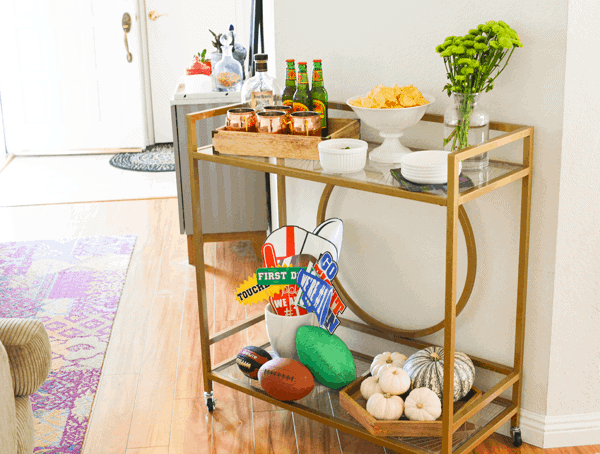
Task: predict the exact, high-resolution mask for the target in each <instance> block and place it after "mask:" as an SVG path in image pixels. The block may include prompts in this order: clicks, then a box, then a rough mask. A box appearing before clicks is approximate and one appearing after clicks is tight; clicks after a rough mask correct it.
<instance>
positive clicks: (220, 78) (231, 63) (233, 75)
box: [213, 33, 243, 91]
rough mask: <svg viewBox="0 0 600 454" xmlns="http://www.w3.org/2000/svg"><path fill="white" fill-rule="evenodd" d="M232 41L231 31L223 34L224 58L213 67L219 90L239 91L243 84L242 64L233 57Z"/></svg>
mask: <svg viewBox="0 0 600 454" xmlns="http://www.w3.org/2000/svg"><path fill="white" fill-rule="evenodd" d="M232 42H233V36H232V35H231V33H225V34H223V35H222V36H221V44H222V45H223V58H222V59H221V60H220V61H219V62H218V63H217V65H216V66H215V68H214V69H213V75H214V77H215V78H216V81H217V91H239V90H240V88H241V86H242V77H243V71H242V65H240V63H239V62H238V61H237V60H235V59H234V58H233V53H232V45H231V43H232Z"/></svg>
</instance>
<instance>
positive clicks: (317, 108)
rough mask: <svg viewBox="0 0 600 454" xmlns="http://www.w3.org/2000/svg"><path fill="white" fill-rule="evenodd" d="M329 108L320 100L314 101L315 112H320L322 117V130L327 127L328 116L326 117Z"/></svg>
mask: <svg viewBox="0 0 600 454" xmlns="http://www.w3.org/2000/svg"><path fill="white" fill-rule="evenodd" d="M326 110H327V108H326V107H325V103H323V101H320V100H318V99H313V111H315V112H319V115H320V116H321V128H326V127H327V116H326V115H325V112H326Z"/></svg>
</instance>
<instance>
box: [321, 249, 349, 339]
mask: <svg viewBox="0 0 600 454" xmlns="http://www.w3.org/2000/svg"><path fill="white" fill-rule="evenodd" d="M315 271H316V273H317V276H319V277H320V278H321V279H322V280H324V281H325V282H327V283H328V284H329V285H331V286H332V288H333V285H332V283H331V281H333V279H334V278H335V276H337V273H338V266H337V263H335V262H334V261H333V257H331V254H329V253H328V252H326V253H325V254H323V255H322V256H321V258H320V259H319V262H318V263H317V264H316V265H315ZM345 310H346V305H345V304H344V302H343V301H342V299H341V298H340V297H339V295H338V293H337V292H336V290H335V288H333V296H332V298H331V304H330V307H329V313H328V314H327V318H326V319H325V323H324V325H323V326H322V328H325V329H326V330H327V331H329V333H330V334H333V333H334V332H335V329H336V328H337V327H338V326H339V324H340V321H339V319H338V318H337V316H338V314H341V313H343V312H344V311H345Z"/></svg>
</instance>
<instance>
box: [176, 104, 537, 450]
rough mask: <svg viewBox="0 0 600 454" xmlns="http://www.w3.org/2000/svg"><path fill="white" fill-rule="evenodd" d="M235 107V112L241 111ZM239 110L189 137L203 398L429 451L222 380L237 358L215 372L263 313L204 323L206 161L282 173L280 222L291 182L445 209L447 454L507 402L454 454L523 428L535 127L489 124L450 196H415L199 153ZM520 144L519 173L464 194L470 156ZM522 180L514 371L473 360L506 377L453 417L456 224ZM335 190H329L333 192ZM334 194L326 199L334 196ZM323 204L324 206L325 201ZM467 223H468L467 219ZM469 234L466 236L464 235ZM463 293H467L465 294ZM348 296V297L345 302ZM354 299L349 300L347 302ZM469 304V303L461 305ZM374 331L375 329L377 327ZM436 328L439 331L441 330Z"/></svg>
mask: <svg viewBox="0 0 600 454" xmlns="http://www.w3.org/2000/svg"><path fill="white" fill-rule="evenodd" d="M239 106H240V105H236V106H235V107H239ZM232 107H234V106H227V107H222V108H219V109H212V110H205V111H203V112H196V113H191V114H188V115H187V137H188V154H189V159H190V170H191V172H190V178H191V184H190V186H191V188H192V207H193V211H192V213H193V222H194V248H195V257H196V283H197V288H198V308H199V324H200V343H201V353H202V367H203V378H204V380H203V381H204V390H205V392H208V393H210V392H212V389H213V387H212V383H213V381H215V382H218V383H221V384H223V385H225V386H228V387H230V388H233V389H236V390H238V391H241V392H244V393H246V394H249V395H251V396H253V397H256V398H259V399H262V400H264V401H266V402H269V403H271V404H273V405H276V406H279V407H281V408H284V409H287V410H290V411H293V412H295V413H298V414H300V415H302V416H306V417H307V418H310V419H313V420H315V421H319V422H321V423H323V424H327V425H329V426H331V427H334V428H336V429H339V430H342V431H344V432H346V433H349V434H351V435H355V436H358V437H361V438H363V439H366V440H369V441H371V442H373V443H376V444H379V445H381V446H385V447H387V448H390V449H393V450H395V451H398V452H401V453H407V454H408V453H413V454H414V453H417V454H423V453H424V451H422V450H420V449H417V448H411V447H407V445H405V444H400V443H398V442H397V441H395V440H394V439H391V438H387V437H377V436H374V435H371V434H370V433H369V432H367V431H366V430H365V429H362V428H360V427H357V426H355V425H352V424H350V423H348V422H346V421H343V420H341V419H339V418H335V417H333V416H331V415H327V414H324V413H321V412H318V411H315V410H313V409H311V408H309V407H306V406H304V405H302V404H299V403H295V402H281V401H278V400H276V399H273V398H272V397H270V396H268V395H267V394H265V393H264V392H263V391H261V390H259V389H256V388H253V387H251V386H249V385H248V384H246V383H244V382H242V381H239V380H236V379H233V378H231V377H227V376H225V375H224V374H222V373H220V369H221V368H222V367H224V366H226V365H228V364H233V362H234V361H235V358H232V359H230V360H227V361H224V362H223V363H221V364H218V365H216V366H214V367H212V364H211V356H210V345H211V344H213V343H215V342H219V341H221V340H223V339H225V338H227V337H229V336H232V335H233V334H235V333H237V332H239V331H241V330H243V329H246V328H247V327H249V326H252V325H254V324H256V323H259V322H260V321H262V320H264V314H260V315H257V316H255V317H253V318H251V319H249V320H245V321H243V322H240V323H237V324H236V325H234V326H233V327H231V328H230V329H227V330H224V331H221V332H219V333H216V334H215V335H213V336H212V337H211V336H210V334H209V330H208V319H207V300H206V280H205V269H204V248H203V245H204V240H203V236H202V220H201V218H200V213H201V211H200V193H199V178H200V175H199V169H198V162H199V161H201V160H204V161H211V162H216V163H219V164H227V165H232V166H234V167H242V168H246V169H251V170H258V171H262V172H267V173H274V174H277V180H278V183H277V186H278V188H279V189H280V191H279V194H280V197H279V200H278V210H279V215H280V220H281V222H284V223H285V215H286V204H285V199H284V198H283V197H281V194H285V177H286V176H288V177H294V178H300V179H305V180H309V181H317V182H321V183H325V184H328V185H332V186H340V187H347V188H352V189H357V190H361V191H367V192H373V193H378V194H385V195H389V196H393V197H400V198H405V199H411V200H416V201H421V202H425V203H433V204H436V205H440V206H445V207H446V279H445V282H446V283H445V286H446V297H445V299H446V301H445V318H444V321H443V322H442V325H443V328H444V345H443V346H444V351H445V361H444V390H443V394H444V399H443V408H444V413H443V415H442V428H443V437H442V451H441V452H442V454H450V453H451V452H452V435H453V433H454V432H455V431H456V430H457V429H458V428H459V427H460V426H461V425H462V424H463V423H464V422H465V421H467V420H468V419H469V418H471V417H472V416H474V415H475V414H477V413H478V412H479V411H481V410H482V409H483V408H484V407H486V406H487V405H488V404H490V403H491V402H499V403H502V405H504V406H505V407H506V408H505V410H503V411H502V412H501V413H500V414H499V415H498V416H496V417H495V418H494V419H493V420H492V421H491V422H489V423H488V424H487V425H485V426H484V427H483V428H481V429H480V430H479V432H477V433H476V434H475V435H474V436H473V437H471V438H470V439H469V440H468V441H466V442H465V443H464V444H462V445H461V446H460V447H459V448H458V449H456V450H455V451H454V452H455V453H458V454H463V453H468V452H470V451H471V450H472V449H474V448H475V447H476V446H477V445H479V444H480V443H481V442H483V441H484V440H485V439H486V438H487V437H488V436H490V435H491V434H492V433H493V432H494V431H495V430H496V429H498V428H499V427H500V426H501V425H502V424H504V423H505V422H506V421H508V420H509V419H510V420H511V424H512V426H513V427H518V426H519V419H520V407H521V392H522V377H523V350H524V341H525V314H526V298H527V270H528V259H529V227H530V207H531V176H532V163H533V160H532V158H533V134H534V129H533V127H530V126H521V125H514V124H508V123H499V122H491V123H490V128H491V129H494V130H499V131H503V132H504V134H502V135H500V136H498V137H496V138H493V139H490V140H488V141H486V142H484V143H482V144H479V145H477V146H473V147H469V148H465V149H462V150H458V151H455V152H453V153H450V154H449V155H448V193H447V197H440V196H434V195H431V194H422V193H412V192H408V191H402V190H400V189H398V188H394V187H390V186H385V185H381V184H375V183H370V182H362V181H356V180H351V179H348V178H345V177H343V176H334V175H325V174H320V173H318V172H314V171H309V170H300V169H295V168H291V167H285V165H284V164H283V162H280V161H278V163H277V164H271V163H267V162H262V161H257V160H251V159H244V158H240V157H236V156H226V155H217V154H213V153H211V152H210V150H209V149H208V148H210V147H208V148H204V149H198V148H197V142H196V122H197V121H198V120H203V119H206V118H210V117H214V116H218V115H224V114H225V113H226V112H227V110H228V109H230V108H232ZM329 108H330V109H331V110H349V107H348V106H346V105H345V104H341V103H335V102H330V104H329ZM423 120H424V121H430V122H436V123H441V122H442V121H443V117H442V116H440V115H430V114H427V115H425V117H423ZM521 139H522V140H523V164H522V165H519V166H515V168H514V170H511V171H510V172H508V173H506V174H504V175H502V176H499V177H497V178H494V179H492V180H490V181H489V182H487V184H485V185H482V186H480V187H474V188H471V189H469V190H467V191H465V192H462V193H459V179H458V165H459V162H460V161H463V160H465V159H467V158H470V157H472V156H476V155H479V154H481V153H484V152H486V151H490V150H493V149H495V148H498V147H501V146H504V145H507V144H509V143H512V142H515V141H517V140H521ZM518 180H521V216H520V227H519V230H520V241H519V259H518V260H519V274H518V291H517V310H516V326H515V351H514V363H513V366H512V367H511V366H506V365H503V364H499V363H495V362H493V361H489V360H486V359H483V358H478V357H475V356H471V355H470V357H471V359H472V360H473V362H474V364H475V365H476V366H477V367H481V368H484V369H487V370H490V371H493V372H497V373H500V374H502V375H505V377H504V378H503V379H502V380H501V381H500V382H499V383H498V384H496V385H495V386H494V387H492V388H491V389H490V390H488V391H487V392H484V393H483V394H482V395H481V397H479V398H477V399H476V400H474V401H473V402H471V403H469V404H468V405H465V406H464V407H462V408H461V409H460V410H459V411H458V412H456V414H453V408H454V402H453V401H452V396H453V392H452V389H453V385H454V383H453V377H454V373H453V371H454V352H455V330H456V316H457V314H458V313H460V310H462V308H461V306H460V303H461V301H462V299H461V301H459V304H458V305H457V304H456V299H457V295H456V268H457V249H458V223H459V221H461V222H462V224H463V228H464V226H465V223H464V221H463V220H462V218H461V214H460V213H461V212H463V207H462V205H463V204H465V203H467V202H469V201H471V200H474V199H476V198H478V197H481V196H483V195H485V194H487V193H489V192H491V191H494V190H496V189H498V188H500V187H503V186H506V185H507V184H510V183H513V182H515V181H518ZM331 189H332V188H331ZM331 189H330V190H329V193H330V192H331ZM322 202H323V199H322ZM325 207H326V203H323V207H322V208H323V209H321V210H320V213H321V214H322V215H323V216H324V212H325V211H324V208H325ZM466 221H467V222H468V219H466ZM465 234H466V235H467V232H466V230H465ZM463 294H464V292H463ZM342 297H344V296H342ZM348 301H349V300H346V302H348ZM464 303H466V301H465V302H464ZM367 321H368V323H367V324H364V323H358V322H355V321H352V320H344V321H343V324H344V326H345V327H347V328H350V329H353V330H355V331H359V332H363V333H368V334H371V335H374V336H377V337H380V338H384V339H389V340H393V341H395V342H398V343H401V344H404V345H408V346H411V347H416V348H424V347H427V346H430V345H431V344H429V343H427V342H424V341H420V340H416V339H414V338H409V337H407V336H406V335H401V334H399V333H397V332H393V331H392V330H389V329H388V328H386V327H385V326H384V327H382V326H379V325H378V324H376V323H373V322H372V320H368V319H367ZM372 325H375V326H372ZM436 326H437V325H436ZM353 353H354V354H355V355H357V356H362V357H366V355H362V354H360V353H359V352H353ZM510 387H512V388H513V390H512V399H511V400H510V401H509V400H507V399H503V398H502V397H500V395H501V394H502V392H504V391H505V390H507V389H509V388H510Z"/></svg>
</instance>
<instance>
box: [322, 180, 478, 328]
mask: <svg viewBox="0 0 600 454" xmlns="http://www.w3.org/2000/svg"><path fill="white" fill-rule="evenodd" d="M333 188H335V185H333V184H328V185H327V186H325V189H323V194H322V195H321V200H320V201H319V208H318V211H317V225H319V224H321V223H322V222H324V221H325V214H326V211H327V205H328V203H329V198H330V197H331V193H332V192H333ZM458 220H459V221H460V225H461V226H462V229H463V232H464V235H465V243H466V244H467V277H466V280H465V286H464V288H463V292H462V294H461V295H460V299H459V300H458V302H457V303H456V316H457V317H458V315H459V314H460V313H461V312H462V311H463V309H464V308H465V306H466V305H467V302H468V301H469V298H470V297H471V293H472V292H473V287H474V285H475V276H476V274H477V245H476V244H475V236H474V235H473V227H472V226H471V221H470V220H469V216H467V212H466V210H465V208H464V207H463V206H462V205H461V206H459V207H458ZM333 287H334V288H335V290H336V291H337V292H338V295H339V296H340V298H342V300H343V301H344V302H345V303H346V304H347V305H348V307H349V308H350V309H351V310H352V312H354V313H355V314H356V315H357V316H358V317H359V318H360V319H362V320H363V321H365V322H366V323H368V324H370V325H374V326H376V327H377V328H379V329H380V330H382V331H387V332H392V333H394V334H397V335H399V336H402V337H406V338H414V337H423V336H427V335H429V334H433V333H435V332H437V331H439V330H441V329H442V328H443V327H444V320H442V321H441V322H439V323H437V324H436V325H433V326H430V327H428V328H422V329H416V330H405V329H400V328H395V327H393V326H390V325H386V324H385V323H382V322H380V321H379V320H377V319H376V318H374V317H372V316H370V315H369V314H367V313H366V312H365V311H363V310H362V309H361V308H360V307H359V306H358V304H356V302H355V301H354V300H353V299H352V297H351V296H350V295H349V294H348V292H347V291H346V289H345V288H344V286H343V285H342V283H341V282H340V281H339V279H338V278H337V277H336V278H335V279H334V280H333Z"/></svg>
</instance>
